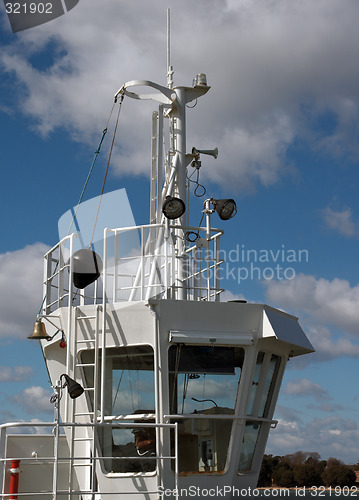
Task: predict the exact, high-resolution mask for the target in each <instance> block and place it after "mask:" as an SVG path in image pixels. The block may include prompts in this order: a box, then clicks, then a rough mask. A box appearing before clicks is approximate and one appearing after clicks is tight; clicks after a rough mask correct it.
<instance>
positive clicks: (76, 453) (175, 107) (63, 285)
mask: <svg viewBox="0 0 359 500" xmlns="http://www.w3.org/2000/svg"><path fill="white" fill-rule="evenodd" d="M198 82H199V83H200V84H197V83H195V84H194V86H193V87H183V86H182V87H173V88H172V72H171V67H169V73H168V87H163V86H161V85H158V84H155V83H153V82H150V81H145V80H144V81H141V80H135V81H132V82H129V83H127V84H125V85H124V86H123V87H122V88H121V89H120V90H119V91H118V93H117V94H116V97H119V96H121V97H123V96H127V97H130V98H134V99H137V100H143V99H151V100H154V101H155V102H157V103H159V108H158V111H155V112H154V114H153V127H152V163H151V179H152V181H151V206H150V224H148V225H142V226H137V227H122V228H121V227H120V228H107V229H105V231H104V236H103V246H102V250H98V248H99V247H98V246H97V247H96V251H99V252H100V253H101V255H100V257H101V259H102V262H103V270H102V275H101V278H100V279H98V280H96V281H95V282H94V283H92V284H90V285H89V286H87V287H86V288H84V289H81V290H79V289H76V288H75V287H74V284H73V282H74V280H73V278H74V258H73V255H74V248H75V244H74V242H75V238H76V235H75V234H72V235H69V236H66V237H65V238H63V239H62V240H61V241H60V242H59V243H58V244H57V245H55V246H54V247H53V248H52V249H51V250H50V251H49V252H48V253H47V254H46V255H45V276H44V296H45V299H44V303H43V311H42V314H41V315H40V316H41V318H42V320H43V321H44V323H45V324H46V328H47V331H48V334H49V335H50V336H51V337H52V339H51V340H50V341H47V340H42V341H41V344H42V348H43V352H44V356H45V360H46V364H47V368H48V371H49V374H50V377H51V381H52V384H53V386H54V387H55V388H56V389H57V390H60V391H61V390H62V389H61V387H59V385H58V383H57V382H56V381H58V380H61V376H62V375H63V374H67V375H68V376H70V377H71V378H73V379H74V380H76V381H77V382H78V383H80V384H81V385H82V386H83V388H84V394H83V395H81V396H80V397H79V398H77V399H70V398H69V397H68V395H67V393H66V392H65V391H64V392H63V393H62V398H60V399H61V400H60V406H59V412H60V415H61V421H60V420H59V419H55V422H52V423H41V424H38V423H37V424H36V426H41V427H45V428H47V429H53V430H54V432H53V435H50V436H46V437H38V439H37V436H36V437H32V438H29V439H27V440H24V446H21V444H20V439H18V438H16V437H12V436H10V435H9V434H8V431H9V429H10V428H11V427H14V426H15V427H16V426H17V427H21V426H26V427H29V425H30V424H28V423H27V424H11V425H10V424H9V425H4V426H1V440H0V446H1V453H0V457H1V464H0V473H1V474H2V476H1V485H2V486H1V487H2V498H7V497H8V496H9V494H8V493H7V491H8V490H7V488H8V481H9V472H8V470H7V469H8V463H9V460H11V459H15V458H17V459H20V460H21V462H22V467H24V470H25V468H26V474H25V473H24V474H23V476H22V478H21V477H20V487H21V492H22V494H23V498H25V497H27V496H26V495H25V491H27V492H28V494H29V496H30V497H31V496H33V497H34V496H35V497H39V498H40V497H41V496H42V497H43V498H46V499H47V498H49V499H50V498H51V499H58V498H68V499H69V500H70V499H71V500H73V499H78V500H90V499H91V500H100V499H105V498H106V499H107V498H109V499H116V500H117V499H120V500H121V499H123V500H125V499H126V500H127V499H128V498H131V499H132V498H134V499H136V500H158V499H159V498H161V497H163V492H164V491H165V490H167V491H168V492H169V494H167V495H166V497H167V498H172V499H177V498H178V497H179V492H180V491H181V490H182V491H183V492H187V493H186V494H187V496H188V495H189V492H191V495H190V496H191V498H198V499H200V498H203V491H204V490H206V491H208V489H211V488H215V489H217V488H219V489H220V491H221V492H223V493H224V494H223V495H221V497H223V498H227V499H230V498H233V497H234V496H235V495H234V493H233V488H236V489H245V488H249V487H251V488H254V487H255V486H256V482H257V478H258V474H259V469H260V465H261V461H262V457H263V453H264V450H265V446H266V442H267V438H268V433H269V430H270V428H271V427H273V426H275V425H276V421H275V420H274V417H273V415H274V409H275V404H276V400H277V397H278V393H279V389H280V385H281V381H282V377H283V374H284V370H285V365H286V362H287V360H288V358H289V357H291V356H298V355H302V354H306V353H309V352H311V351H313V348H312V346H311V345H310V343H309V341H308V339H307V338H306V336H305V334H304V332H303V331H302V329H301V327H300V326H299V324H298V320H297V318H294V317H293V316H290V315H288V314H285V313H283V312H281V311H279V310H276V309H273V308H270V307H269V306H266V305H262V304H247V303H236V302H233V303H223V302H220V294H221V292H222V289H221V287H220V265H221V263H222V255H221V251H220V237H221V235H222V234H223V231H222V230H220V229H216V228H213V227H212V223H211V214H212V213H213V210H209V205H210V200H207V203H206V208H205V211H204V215H205V217H206V221H205V222H206V223H205V225H204V227H189V226H186V224H185V217H184V216H182V217H181V218H179V219H177V220H173V221H168V220H167V219H165V217H164V216H163V214H162V210H161V208H162V200H163V199H164V197H165V196H168V195H170V196H175V197H179V198H181V199H182V200H186V198H187V196H186V195H187V186H186V183H187V179H186V169H187V166H188V164H189V163H190V162H191V161H192V160H193V154H188V153H187V152H186V104H187V103H188V102H190V101H192V100H194V99H197V98H199V97H201V96H202V95H204V94H206V93H207V91H208V90H209V87H208V86H207V85H206V84H205V78H204V76H202V75H201V78H199V79H198ZM143 86H145V87H149V88H150V93H145V92H142V91H141V92H135V91H134V90H133V87H143ZM166 121H168V126H169V150H168V153H167V155H163V154H162V149H163V141H164V136H165V134H164V131H163V127H164V124H165V122H166ZM162 179H163V182H162ZM188 233H191V234H192V236H193V235H195V238H189V237H188ZM59 332H60V333H61V332H63V335H64V338H65V339H66V349H63V348H60V347H59V338H58V333H59ZM61 432H63V434H61ZM35 444H36V447H35ZM33 445H34V449H33V450H32V452H31V453H34V452H35V453H36V455H33V454H31V456H29V453H30V450H31V448H32V447H33ZM39 447H40V448H41V447H43V448H41V450H42V451H41V464H42V465H43V466H44V467H45V469H42V468H41V467H37V466H38V465H39V463H40V462H39V460H40V458H39V452H38V451H37V450H38V448H39ZM45 448H46V452H45V451H43V450H45ZM51 449H52V450H53V452H52V454H51V453H50V451H51ZM46 455H49V456H46ZM50 455H51V456H50ZM36 467H37V468H36ZM31 468H32V469H31ZM30 470H31V473H30V472H29V471H30ZM183 495H185V493H183ZM204 496H205V495H204Z"/></svg>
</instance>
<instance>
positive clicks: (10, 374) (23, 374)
mask: <svg viewBox="0 0 359 500" xmlns="http://www.w3.org/2000/svg"><path fill="white" fill-rule="evenodd" d="M32 373H33V369H32V367H31V366H14V367H10V366H0V382H21V381H22V380H26V379H27V378H28V377H29V376H30V375H32Z"/></svg>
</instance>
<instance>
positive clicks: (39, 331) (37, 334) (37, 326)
mask: <svg viewBox="0 0 359 500" xmlns="http://www.w3.org/2000/svg"><path fill="white" fill-rule="evenodd" d="M27 338H28V339H30V340H34V339H35V340H51V338H52V337H50V335H48V334H47V332H46V328H45V325H44V323H43V322H42V321H41V319H37V320H36V321H35V323H34V327H33V329H32V333H31V335H29V336H28V337H27Z"/></svg>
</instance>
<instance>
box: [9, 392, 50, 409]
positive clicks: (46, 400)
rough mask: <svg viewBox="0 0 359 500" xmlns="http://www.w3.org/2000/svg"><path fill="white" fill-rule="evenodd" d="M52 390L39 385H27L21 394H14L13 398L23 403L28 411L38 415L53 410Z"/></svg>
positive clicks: (18, 402) (17, 402)
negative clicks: (51, 401)
mask: <svg viewBox="0 0 359 500" xmlns="http://www.w3.org/2000/svg"><path fill="white" fill-rule="evenodd" d="M50 396H51V393H50V391H47V390H46V389H44V388H43V387H41V386H39V385H34V386H31V387H27V388H26V389H24V390H23V391H22V393H21V394H15V395H14V396H12V398H11V399H12V400H13V401H14V402H15V403H16V404H19V405H21V406H22V407H23V408H24V409H25V410H26V411H27V412H28V413H30V414H33V415H38V414H39V413H41V412H53V411H54V409H53V406H52V404H51V403H50Z"/></svg>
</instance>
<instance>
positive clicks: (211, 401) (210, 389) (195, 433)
mask: <svg viewBox="0 0 359 500" xmlns="http://www.w3.org/2000/svg"><path fill="white" fill-rule="evenodd" d="M168 355H169V397H170V401H169V404H170V413H171V415H173V419H175V418H176V417H175V415H177V421H178V424H179V425H178V432H179V469H180V472H220V471H223V470H224V469H225V465H226V461H227V454H228V446H229V438H230V434H231V429H232V424H233V418H232V416H233V415H234V409H235V405H236V399H237V392H238V384H239V380H240V375H241V370H242V366H243V361H244V350H243V349H242V348H240V347H222V346H208V345H206V346H193V345H182V344H177V345H173V346H171V347H170V349H169V354H168ZM182 415H183V416H186V417H181V416H182ZM207 416H208V417H207ZM178 417H181V418H178Z"/></svg>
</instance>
